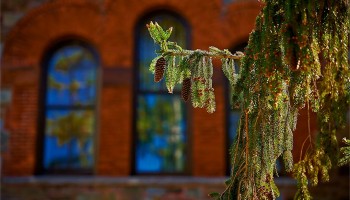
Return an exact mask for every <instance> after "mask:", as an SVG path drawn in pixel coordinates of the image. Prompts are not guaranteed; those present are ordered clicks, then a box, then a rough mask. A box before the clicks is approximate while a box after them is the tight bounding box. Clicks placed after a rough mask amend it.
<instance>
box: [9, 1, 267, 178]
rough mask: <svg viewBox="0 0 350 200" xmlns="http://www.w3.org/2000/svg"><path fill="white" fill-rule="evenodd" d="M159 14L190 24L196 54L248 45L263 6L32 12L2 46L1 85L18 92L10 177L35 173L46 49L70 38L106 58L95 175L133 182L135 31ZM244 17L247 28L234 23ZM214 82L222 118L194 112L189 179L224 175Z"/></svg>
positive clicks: (97, 6)
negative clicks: (145, 18)
mask: <svg viewBox="0 0 350 200" xmlns="http://www.w3.org/2000/svg"><path fill="white" fill-rule="evenodd" d="M162 9H167V10H171V11H173V12H176V13H178V14H179V15H181V16H182V17H183V18H185V19H186V20H187V21H188V23H189V24H190V28H191V40H190V41H191V46H192V48H194V49H196V48H207V47H208V46H210V45H214V46H218V47H220V48H230V47H232V46H233V45H236V44H238V43H242V42H243V41H245V40H246V39H247V37H248V34H249V32H250V31H251V30H252V28H253V25H254V20H255V16H256V15H257V13H258V12H259V10H260V5H259V4H257V3H255V2H252V1H251V2H240V3H235V4H229V5H227V6H226V7H223V6H222V5H221V1H219V0H216V1H205V2H202V1H199V0H197V1H180V2H179V1H176V0H170V1H162V0H152V1H149V0H147V1H146V0H144V1H139V0H132V1H103V2H101V1H88V0H60V1H50V2H48V3H44V4H42V5H41V6H38V7H36V8H34V9H32V10H30V11H29V12H28V13H26V15H25V16H24V17H23V18H21V19H20V20H19V21H18V22H17V23H16V25H14V27H12V29H11V30H10V31H9V32H8V34H7V35H6V37H5V40H4V50H3V55H2V66H3V73H2V84H3V85H4V86H7V87H10V88H11V89H12V90H13V91H14V92H13V101H12V102H11V104H10V106H9V107H10V109H9V110H8V111H7V112H8V116H9V117H8V119H6V120H5V123H6V126H7V127H8V129H9V132H10V133H11V136H10V142H9V144H10V145H9V149H8V151H7V152H6V153H4V155H3V163H4V164H3V173H4V174H5V175H32V174H33V173H34V171H35V167H36V164H37V160H38V158H37V155H38V152H37V143H36V142H37V141H38V139H39V137H40V136H39V135H38V132H39V131H38V126H37V125H38V120H39V116H38V111H39V109H40V108H41V105H39V104H40V101H39V98H40V93H39V91H40V82H41V73H42V72H41V71H42V68H43V67H44V66H42V65H41V63H42V60H43V57H44V56H45V52H46V51H47V50H48V49H50V48H51V47H52V46H53V45H55V44H57V43H59V41H61V40H62V39H65V38H70V37H73V38H78V39H82V40H84V41H87V42H88V43H90V44H91V45H92V46H94V47H95V48H96V49H97V51H98V53H99V54H100V58H101V84H100V95H99V97H100V98H99V109H98V119H99V121H98V150H97V161H96V166H95V169H96V170H95V174H97V175H113V176H114V175H115V176H122V175H124V176H126V175H130V173H131V169H132V144H133V143H132V138H133V133H132V125H133V123H132V120H133V116H132V113H133V105H132V102H133V92H132V91H133V90H132V83H133V80H132V79H133V77H132V70H133V65H134V52H135V49H134V46H135V44H134V37H135V33H134V30H135V27H136V25H137V23H138V21H139V20H141V19H142V17H143V16H145V15H147V14H149V13H151V12H153V11H156V10H162ZM241 16H244V20H236V19H238V18H240V17H241ZM203 21H206V23H203ZM203 33H205V34H203ZM218 73H221V72H219V71H218ZM125 77H129V78H128V79H126V78H125ZM216 79H218V80H219V81H217V84H216V86H215V87H216V88H215V90H216V96H217V112H216V113H215V114H213V115H209V114H207V113H206V112H205V111H204V110H200V109H191V110H190V115H191V117H190V124H191V130H190V134H191V150H190V152H191V157H192V159H191V170H190V171H191V174H193V175H195V176H219V175H225V173H226V171H227V170H226V151H227V150H226V124H225V123H226V121H225V112H226V107H225V106H226V104H225V99H224V97H225V90H226V88H225V86H224V83H223V81H222V80H221V81H220V79H222V77H219V78H216ZM39 153H40V152H39ZM204 155H205V156H204ZM15 163H16V164H15ZM214 163H215V164H214Z"/></svg>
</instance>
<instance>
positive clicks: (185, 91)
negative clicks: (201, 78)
mask: <svg viewBox="0 0 350 200" xmlns="http://www.w3.org/2000/svg"><path fill="white" fill-rule="evenodd" d="M190 91H191V78H185V79H184V80H183V82H182V89H181V96H182V99H183V100H184V101H187V100H188V97H189V96H190Z"/></svg>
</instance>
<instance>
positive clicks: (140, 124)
mask: <svg viewBox="0 0 350 200" xmlns="http://www.w3.org/2000/svg"><path fill="white" fill-rule="evenodd" d="M184 113H185V104H184V103H183V101H182V100H181V98H180V97H179V96H176V95H172V96H171V95H151V94H148V95H140V96H139V97H138V107H137V115H138V120H137V134H138V135H137V147H136V171H137V172H138V173H155V172H158V173H159V172H183V171H184V170H185V162H186V142H187V137H186V134H185V130H186V121H185V120H186V119H185V115H184Z"/></svg>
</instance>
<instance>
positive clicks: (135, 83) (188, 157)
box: [131, 9, 192, 176]
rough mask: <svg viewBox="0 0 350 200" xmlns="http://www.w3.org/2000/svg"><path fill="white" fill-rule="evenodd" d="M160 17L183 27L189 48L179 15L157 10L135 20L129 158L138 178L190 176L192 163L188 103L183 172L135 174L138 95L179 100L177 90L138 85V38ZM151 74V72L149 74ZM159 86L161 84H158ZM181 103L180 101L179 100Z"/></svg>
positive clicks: (188, 44) (186, 29)
mask: <svg viewBox="0 0 350 200" xmlns="http://www.w3.org/2000/svg"><path fill="white" fill-rule="evenodd" d="M161 15H165V16H170V17H173V18H174V19H176V20H178V22H180V23H181V24H182V25H183V28H184V29H185V31H186V33H185V34H186V38H185V41H186V48H189V47H190V46H191V43H190V42H191V40H190V38H191V29H190V26H189V24H188V23H187V20H186V19H185V18H183V17H182V16H181V15H179V14H177V13H175V12H173V11H171V10H164V9H162V10H157V11H153V12H150V13H147V14H146V15H144V16H142V17H141V18H140V19H139V20H137V23H136V25H135V28H134V33H135V34H134V41H135V47H134V54H133V55H134V56H135V57H134V65H133V66H134V67H133V78H134V81H133V104H132V106H133V120H132V121H133V122H132V133H133V134H132V136H133V137H132V148H131V149H132V150H131V153H132V156H131V174H132V175H138V176H148V175H152V176H167V175H170V176H184V175H190V174H191V168H192V165H191V163H192V162H191V161H192V151H191V148H190V146H191V143H192V137H191V136H192V134H190V130H191V123H190V115H191V113H190V109H189V108H190V106H189V103H188V102H187V103H184V104H185V112H184V113H183V116H184V121H185V123H186V128H185V131H184V134H185V135H186V147H185V151H186V161H185V169H184V171H183V172H141V173H140V172H137V170H136V166H137V158H136V149H137V146H138V132H137V120H138V114H137V105H138V98H139V96H140V95H146V94H151V95H160V96H163V95H164V96H173V95H176V96H178V97H180V98H181V91H178V90H174V92H173V94H169V93H168V92H167V90H157V91H154V90H151V89H148V90H147V89H141V88H140V87H139V85H140V82H141V81H140V76H139V73H140V71H141V70H140V61H141V59H140V55H139V47H140V41H141V40H140V38H141V36H142V34H141V33H142V31H141V30H142V28H144V27H145V25H146V24H147V23H149V22H150V20H151V19H152V18H154V17H157V16H161ZM150 73H151V72H150ZM158 84H161V83H158ZM181 101H182V99H181Z"/></svg>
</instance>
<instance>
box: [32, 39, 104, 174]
mask: <svg viewBox="0 0 350 200" xmlns="http://www.w3.org/2000/svg"><path fill="white" fill-rule="evenodd" d="M71 45H77V46H80V47H82V48H84V49H86V50H87V51H89V52H90V53H91V54H92V55H93V58H94V60H95V61H96V62H97V64H96V66H95V73H96V74H95V78H96V81H95V87H96V98H95V103H94V104H93V105H47V89H48V75H49V62H50V60H51V59H52V57H53V56H54V54H55V53H56V52H57V51H58V50H60V49H61V48H64V47H66V46H71ZM40 66H41V68H40V70H41V73H40V80H39V81H40V83H39V84H40V85H39V101H38V102H39V106H38V107H39V116H38V119H39V120H38V126H37V127H38V139H37V141H38V145H36V146H37V149H36V151H37V153H36V156H37V159H36V160H37V161H36V166H35V173H34V174H35V175H44V174H53V175H55V174H57V175H93V174H94V173H95V171H96V164H97V158H98V154H97V153H98V130H99V100H100V98H99V93H100V88H101V87H100V86H101V77H100V74H101V73H100V72H101V60H100V56H99V54H98V51H97V49H96V48H95V47H94V46H93V45H92V44H90V43H89V42H88V41H86V40H84V39H81V38H77V37H65V38H62V39H59V40H58V41H56V42H55V43H54V44H52V45H50V46H49V47H48V48H47V49H46V51H45V53H44V54H43V56H42V59H41V64H40ZM48 110H57V111H64V110H77V111H85V110H86V111H92V112H93V113H94V118H95V120H94V122H95V124H94V127H93V136H92V137H93V147H94V155H93V163H92V167H91V168H77V169H72V168H68V169H45V167H44V153H45V135H46V134H45V130H46V116H47V111H48Z"/></svg>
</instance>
